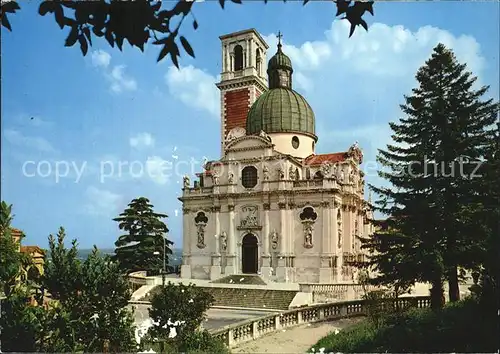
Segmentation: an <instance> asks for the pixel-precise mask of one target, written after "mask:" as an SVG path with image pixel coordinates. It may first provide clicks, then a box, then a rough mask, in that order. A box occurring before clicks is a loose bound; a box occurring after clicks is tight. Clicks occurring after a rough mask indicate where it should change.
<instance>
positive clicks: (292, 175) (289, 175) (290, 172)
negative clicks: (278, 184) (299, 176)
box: [288, 166, 295, 180]
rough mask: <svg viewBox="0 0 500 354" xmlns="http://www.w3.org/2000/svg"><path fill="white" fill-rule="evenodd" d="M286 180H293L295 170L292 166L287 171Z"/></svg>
mask: <svg viewBox="0 0 500 354" xmlns="http://www.w3.org/2000/svg"><path fill="white" fill-rule="evenodd" d="M288 178H289V179H291V180H294V179H295V170H294V168H293V166H290V168H289V169H288Z"/></svg>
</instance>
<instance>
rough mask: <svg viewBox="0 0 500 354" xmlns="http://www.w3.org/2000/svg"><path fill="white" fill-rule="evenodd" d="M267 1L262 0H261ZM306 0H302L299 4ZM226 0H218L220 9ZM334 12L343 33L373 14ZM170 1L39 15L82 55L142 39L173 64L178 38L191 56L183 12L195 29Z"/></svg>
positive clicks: (78, 4) (45, 6) (342, 4)
mask: <svg viewBox="0 0 500 354" xmlns="http://www.w3.org/2000/svg"><path fill="white" fill-rule="evenodd" d="M284 1H286V0H284ZM231 2H232V3H235V4H242V0H231ZM264 2H265V3H267V0H264ZM308 2H309V0H304V5H305V4H307V3H308ZM226 3H227V0H219V4H220V6H221V7H222V8H224V7H225V5H226ZM335 3H336V4H337V13H336V16H342V15H343V17H342V19H346V20H347V21H349V23H350V24H351V30H350V32H349V37H351V36H352V34H353V33H354V31H355V29H356V27H357V26H361V27H363V28H364V29H365V30H368V25H367V23H366V21H365V20H363V15H364V14H365V13H366V12H369V13H370V14H372V15H373V1H367V2H364V1H346V0H337V1H335ZM164 4H167V5H166V6H171V5H170V4H171V3H170V2H163V3H162V2H161V1H156V0H147V1H146V0H141V1H121V0H95V1H76V0H67V1H60V2H59V1H52V0H46V1H42V3H41V4H40V7H39V10H38V12H39V14H40V15H42V16H46V15H48V14H54V19H55V21H56V23H57V25H58V26H59V27H60V28H61V29H64V28H66V27H68V28H69V34H68V36H67V37H66V40H65V44H64V45H65V46H67V47H72V46H73V45H75V44H76V43H78V45H79V46H80V50H81V51H82V53H83V55H86V54H87V52H88V49H89V46H92V39H93V37H94V36H95V37H100V38H102V37H104V39H106V41H107V42H108V43H109V45H110V46H111V47H114V46H115V45H116V46H117V47H118V49H120V50H122V49H123V43H124V42H125V41H126V42H128V43H129V44H130V45H131V46H132V47H137V48H139V49H140V50H141V51H144V46H145V44H146V43H149V42H150V41H151V43H152V44H153V45H157V46H160V47H161V49H160V53H159V55H158V61H160V60H162V59H163V58H165V57H166V56H167V55H170V58H171V60H172V63H173V64H174V65H175V66H176V67H179V59H178V58H179V56H180V55H181V52H180V50H179V43H180V45H181V46H182V48H183V49H184V51H185V52H186V53H187V54H188V55H190V56H191V57H194V56H195V53H194V50H193V48H192V47H191V45H190V44H189V42H188V40H187V39H186V38H185V37H184V36H181V35H179V31H180V28H181V25H182V23H183V22H184V21H185V19H186V18H187V17H188V16H191V17H192V26H193V28H194V29H195V30H197V29H198V26H199V25H198V22H197V20H196V18H195V16H194V14H193V7H194V6H195V2H194V1H186V0H179V1H178V2H177V3H176V4H175V5H174V6H173V7H172V8H170V9H166V8H165V7H166V6H164ZM19 9H20V7H19V4H18V3H17V2H16V1H10V2H3V3H2V6H1V17H2V26H4V27H5V28H7V29H8V30H12V29H11V25H10V23H9V20H8V17H7V14H13V13H15V12H16V10H19Z"/></svg>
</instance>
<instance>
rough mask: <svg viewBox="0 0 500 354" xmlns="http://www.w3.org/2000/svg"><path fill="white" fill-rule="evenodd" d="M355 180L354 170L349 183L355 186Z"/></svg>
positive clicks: (350, 174)
mask: <svg viewBox="0 0 500 354" xmlns="http://www.w3.org/2000/svg"><path fill="white" fill-rule="evenodd" d="M354 180H355V172H354V170H352V171H351V173H349V183H351V184H354Z"/></svg>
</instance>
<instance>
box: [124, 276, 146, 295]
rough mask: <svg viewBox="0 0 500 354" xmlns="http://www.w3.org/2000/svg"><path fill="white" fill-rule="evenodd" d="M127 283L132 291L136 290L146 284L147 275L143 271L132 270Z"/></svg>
mask: <svg viewBox="0 0 500 354" xmlns="http://www.w3.org/2000/svg"><path fill="white" fill-rule="evenodd" d="M127 278H128V283H129V285H130V287H131V289H132V291H136V290H137V289H139V288H140V287H141V286H143V285H146V284H147V276H146V272H145V271H139V272H133V273H130V274H129V275H128V276H127Z"/></svg>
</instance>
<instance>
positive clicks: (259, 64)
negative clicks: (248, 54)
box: [255, 48, 262, 76]
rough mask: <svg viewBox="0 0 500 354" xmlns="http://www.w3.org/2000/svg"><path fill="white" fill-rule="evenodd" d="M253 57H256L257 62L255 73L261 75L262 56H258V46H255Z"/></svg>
mask: <svg viewBox="0 0 500 354" xmlns="http://www.w3.org/2000/svg"><path fill="white" fill-rule="evenodd" d="M255 58H256V62H257V75H261V76H262V73H261V66H262V58H261V57H260V50H259V48H257V50H256V52H255Z"/></svg>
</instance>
